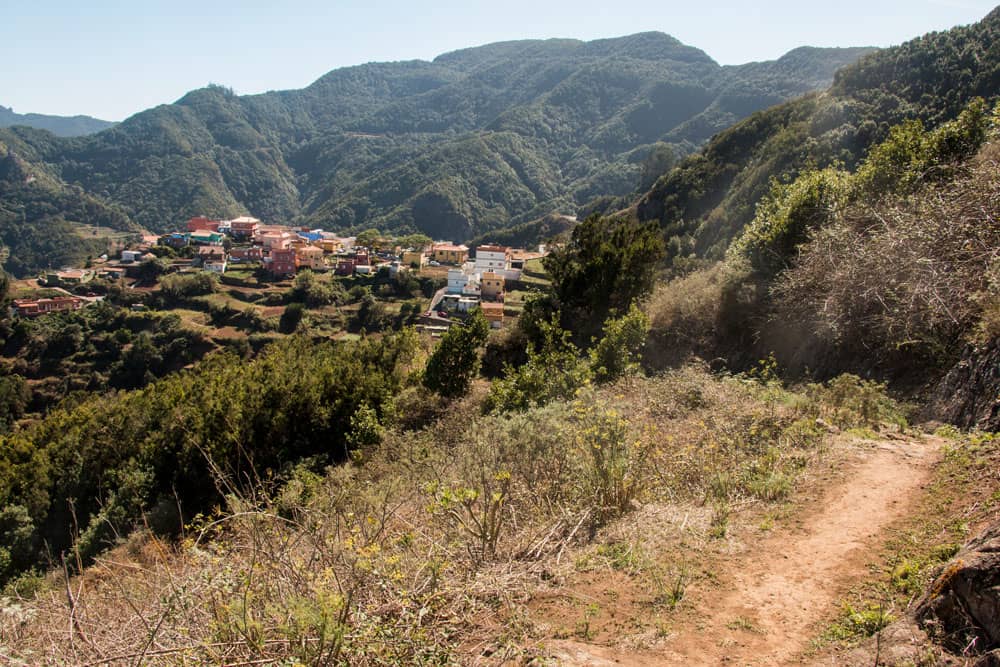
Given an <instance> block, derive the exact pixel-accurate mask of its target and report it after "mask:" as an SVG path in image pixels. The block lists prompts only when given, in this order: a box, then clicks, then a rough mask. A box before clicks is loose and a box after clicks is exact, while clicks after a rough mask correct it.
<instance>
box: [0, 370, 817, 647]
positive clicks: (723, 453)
mask: <svg viewBox="0 0 1000 667" xmlns="http://www.w3.org/2000/svg"><path fill="white" fill-rule="evenodd" d="M484 391H485V389H484V388H483V387H476V389H475V391H473V392H472V394H471V395H470V396H469V397H467V398H466V399H463V400H462V401H460V402H457V403H454V404H451V405H449V406H438V407H436V408H435V407H429V412H428V413H427V416H429V417H433V416H434V415H435V414H437V415H439V416H438V417H437V419H436V420H435V421H433V423H432V425H431V426H429V427H427V428H426V429H424V430H421V431H402V430H395V431H391V432H390V433H389V434H388V435H387V436H386V438H385V440H384V442H383V444H382V445H381V446H380V447H379V448H376V449H375V450H372V451H369V452H366V453H365V455H364V456H360V457H359V458H358V459H357V460H356V461H355V462H354V463H353V464H350V465H345V466H342V467H339V468H336V469H331V470H328V471H327V472H326V473H325V474H322V475H320V474H316V473H314V472H310V471H308V470H306V469H304V468H303V469H300V470H299V471H297V473H296V474H295V476H294V477H293V478H292V479H290V480H289V481H288V482H287V483H286V485H285V486H284V487H283V490H282V491H281V492H280V493H278V494H277V495H275V496H274V497H254V498H245V497H244V498H238V497H231V498H230V501H229V506H228V507H227V508H226V509H225V511H221V510H220V511H219V512H217V513H216V514H214V515H212V516H209V517H196V518H195V519H194V520H193V521H191V522H190V525H189V527H188V530H187V533H186V535H185V536H184V538H183V539H182V540H180V541H179V543H176V544H168V543H165V542H164V541H162V540H159V539H156V538H154V537H152V536H150V535H149V534H148V533H144V532H140V533H137V534H135V535H133V536H132V537H130V538H129V540H128V541H127V542H126V543H125V544H123V545H122V546H120V547H119V548H117V549H115V550H114V551H112V552H109V553H108V554H105V555H104V556H103V557H101V558H100V559H99V560H98V562H97V563H96V564H95V565H94V566H93V567H91V568H88V570H87V571H86V573H85V574H84V575H83V576H80V577H73V578H71V579H70V581H69V584H68V586H67V585H66V583H65V582H64V580H63V578H62V577H61V575H59V574H53V575H50V576H49V578H48V581H47V584H46V585H45V586H43V587H42V592H41V593H39V594H38V595H37V597H34V598H28V599H22V600H11V599H7V600H4V604H3V611H2V612H0V656H3V660H5V661H6V662H8V663H10V664H14V665H17V664H28V665H40V664H52V665H56V664H67V663H70V664H116V665H117V664H122V665H125V664H150V665H161V664H162V665H174V664H203V663H211V664H222V663H225V664H229V665H250V664H300V663H301V664H316V665H320V664H351V665H366V664H452V663H458V662H463V663H464V662H467V661H471V660H476V661H481V662H489V663H500V662H502V661H503V660H504V659H507V658H510V657H514V656H520V657H522V658H525V657H530V656H531V655H533V654H535V653H533V649H530V648H525V647H530V646H531V645H533V644H535V643H537V642H540V641H542V640H544V639H545V638H546V637H552V636H554V635H555V634H558V633H559V632H568V633H569V634H570V635H572V634H573V633H575V632H578V631H579V632H583V631H585V634H586V635H587V636H588V637H590V636H602V637H609V638H611V639H614V638H615V637H616V636H618V635H623V636H624V635H627V636H629V637H631V639H630V640H629V641H630V642H632V643H634V644H649V643H652V642H655V641H658V638H659V637H661V636H662V635H663V633H664V632H666V630H665V629H664V628H665V627H666V625H668V624H669V618H670V615H671V614H672V613H674V612H675V610H676V609H680V608H683V600H684V595H685V588H686V586H687V584H688V582H690V581H694V580H705V579H706V578H710V577H711V576H712V575H711V572H708V571H706V570H705V569H704V567H703V565H700V561H701V556H702V555H703V553H704V552H705V551H706V550H714V551H719V550H723V551H724V550H725V549H727V548H728V547H727V540H728V539H729V538H726V539H723V540H721V541H720V540H713V539H712V525H711V524H712V517H713V512H715V511H718V508H720V507H724V508H726V509H725V511H726V512H727V513H728V512H729V511H733V512H739V511H740V510H744V509H746V508H748V507H756V506H763V505H764V504H766V503H768V502H771V501H774V500H780V499H782V498H784V497H785V495H786V494H787V493H788V491H789V490H790V489H791V486H792V484H793V482H794V480H795V478H796V475H797V473H798V471H800V470H802V469H803V468H804V467H805V466H806V465H807V464H808V463H809V462H810V461H811V460H813V458H814V457H815V455H816V453H817V451H818V445H819V444H820V442H821V439H820V437H819V434H818V432H816V431H815V430H811V429H809V428H807V427H806V426H804V425H803V422H802V421H801V420H799V419H798V417H799V415H800V414H801V411H800V407H799V404H798V402H797V401H796V399H795V397H794V396H792V395H790V394H788V393H787V392H785V391H783V390H781V389H780V388H779V387H777V386H774V385H764V384H761V383H759V382H756V381H750V380H744V379H739V378H724V379H716V378H712V377H711V376H709V375H708V374H707V373H706V372H704V371H703V370H701V369H700V368H696V367H688V368H685V369H682V370H680V371H677V372H675V373H671V374H669V375H666V376H663V377H660V378H656V379H645V378H629V379H627V380H625V381H623V382H621V383H619V384H617V385H614V386H612V387H609V388H607V389H606V390H605V389H602V390H601V391H596V392H595V391H590V390H588V391H585V392H584V393H582V394H581V395H580V396H579V397H578V399H577V400H575V401H573V402H570V403H559V404H553V405H549V406H547V407H544V408H539V409H535V410H532V411H530V412H527V413H522V414H514V415H509V416H506V417H498V416H482V415H481V414H480V402H481V399H482V395H483V392H484ZM407 400H408V401H411V402H416V401H418V400H419V397H410V398H408V399H407ZM713 508H714V509H713ZM608 573H614V574H613V576H614V577H615V581H616V582H618V584H616V585H615V586H611V587H609V586H608V576H609V574H608ZM588 591H589V592H588ZM546 599H551V600H553V603H552V604H551V605H548V606H546V605H544V604H542V603H541V601H544V600H546ZM486 656H488V657H486Z"/></svg>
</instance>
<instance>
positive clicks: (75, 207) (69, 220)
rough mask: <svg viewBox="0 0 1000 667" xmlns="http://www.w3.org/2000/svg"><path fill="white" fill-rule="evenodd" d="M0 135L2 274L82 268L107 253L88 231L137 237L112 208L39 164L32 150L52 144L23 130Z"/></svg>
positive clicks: (44, 136) (48, 137) (136, 229)
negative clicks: (117, 232)
mask: <svg viewBox="0 0 1000 667" xmlns="http://www.w3.org/2000/svg"><path fill="white" fill-rule="evenodd" d="M0 133H2V136H0V246H2V247H3V248H4V250H6V251H9V252H8V253H7V254H8V257H7V259H6V260H5V261H4V268H5V269H6V270H7V271H10V272H11V273H13V274H14V275H15V276H17V277H25V276H27V275H30V274H32V273H34V272H36V271H38V270H39V269H42V268H46V267H60V266H68V265H73V266H80V265H82V264H83V262H84V261H85V260H86V258H87V256H88V255H90V256H97V255H99V254H101V253H102V252H104V251H105V249H106V247H107V243H106V240H105V239H103V238H100V237H99V236H97V234H96V232H95V231H93V227H98V228H100V227H104V228H108V229H112V230H117V231H123V232H139V231H141V230H140V228H139V227H138V226H137V225H136V224H135V223H133V222H132V221H131V220H130V219H129V218H128V216H127V215H126V214H125V213H124V212H122V211H121V210H120V209H118V208H117V207H116V206H114V205H111V204H108V203H107V202H106V201H104V200H103V199H101V198H100V197H95V196H93V195H91V194H88V193H86V192H84V191H83V189H82V188H80V187H79V186H71V185H67V184H66V183H64V182H63V181H62V180H61V179H59V178H58V177H57V176H56V175H55V174H54V173H52V171H51V170H50V169H48V168H47V167H46V166H45V165H44V164H43V163H42V162H41V160H40V159H39V157H38V154H37V153H36V151H35V148H36V147H44V146H46V145H47V144H48V142H52V141H56V137H54V136H53V135H52V134H50V133H48V132H45V131H42V130H35V129H31V128H27V127H18V128H14V129H10V130H0ZM82 225H88V226H90V227H89V228H90V231H89V232H87V231H85V228H84V227H83V226H82Z"/></svg>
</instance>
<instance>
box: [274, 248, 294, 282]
mask: <svg viewBox="0 0 1000 667" xmlns="http://www.w3.org/2000/svg"><path fill="white" fill-rule="evenodd" d="M298 268H299V259H298V256H297V255H296V254H295V251H294V250H291V249H286V250H272V251H271V258H270V262H269V263H268V271H270V272H271V275H273V276H291V275H294V274H295V272H296V271H297V270H298Z"/></svg>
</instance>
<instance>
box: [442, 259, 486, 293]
mask: <svg viewBox="0 0 1000 667" xmlns="http://www.w3.org/2000/svg"><path fill="white" fill-rule="evenodd" d="M479 279H480V276H479V274H478V273H476V270H475V267H474V266H473V264H472V262H466V263H465V264H463V265H462V268H460V269H448V287H447V292H448V294H474V295H476V296H478V295H479V293H480V288H479Z"/></svg>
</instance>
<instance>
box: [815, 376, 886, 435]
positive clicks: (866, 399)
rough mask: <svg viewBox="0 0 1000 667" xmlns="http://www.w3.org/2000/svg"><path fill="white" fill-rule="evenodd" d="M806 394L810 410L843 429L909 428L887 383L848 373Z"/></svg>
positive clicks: (819, 385) (818, 385)
mask: <svg viewBox="0 0 1000 667" xmlns="http://www.w3.org/2000/svg"><path fill="white" fill-rule="evenodd" d="M806 394H807V396H808V398H809V400H810V405H809V406H808V409H809V410H810V411H811V412H812V413H813V414H815V415H816V416H819V417H823V418H825V419H829V420H830V421H831V422H832V423H834V424H836V425H837V426H839V427H840V428H855V427H870V428H878V427H879V426H882V425H884V424H885V423H886V422H889V423H894V424H899V425H903V424H905V419H904V417H903V412H902V409H901V408H900V407H899V405H898V404H897V403H896V402H895V401H894V400H892V399H891V398H890V397H889V396H888V395H887V394H886V385H885V383H881V382H875V381H873V380H862V379H861V378H859V377H858V376H857V375H852V374H850V373H844V374H843V375H840V376H838V377H836V378H834V379H832V380H830V381H829V382H827V383H826V384H825V385H821V384H810V385H809V386H808V387H806Z"/></svg>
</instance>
